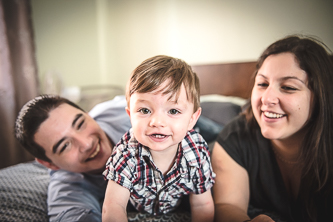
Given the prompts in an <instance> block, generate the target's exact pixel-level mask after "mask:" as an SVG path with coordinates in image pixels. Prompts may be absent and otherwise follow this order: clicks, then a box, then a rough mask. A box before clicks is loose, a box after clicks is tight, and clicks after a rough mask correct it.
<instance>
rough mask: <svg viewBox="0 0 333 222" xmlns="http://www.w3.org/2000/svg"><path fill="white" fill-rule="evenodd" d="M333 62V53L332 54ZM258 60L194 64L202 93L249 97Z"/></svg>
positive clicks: (193, 67)
mask: <svg viewBox="0 0 333 222" xmlns="http://www.w3.org/2000/svg"><path fill="white" fill-rule="evenodd" d="M330 57H331V59H332V62H333V55H330ZM256 64H257V62H241V63H221V64H212V65H192V66H191V67H192V69H193V71H194V72H196V73H197V75H198V77H199V79H200V94H201V95H207V94H219V95H224V96H237V97H241V98H244V99H248V98H250V96H251V90H252V87H253V84H254V79H253V77H254V75H253V74H254V72H255V69H256Z"/></svg>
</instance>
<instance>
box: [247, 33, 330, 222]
mask: <svg viewBox="0 0 333 222" xmlns="http://www.w3.org/2000/svg"><path fill="white" fill-rule="evenodd" d="M284 52H289V53H292V54H294V55H295V58H296V60H297V61H298V64H299V66H300V68H301V69H302V70H304V71H305V72H306V73H307V75H308V87H309V89H310V90H311V92H312V93H313V106H312V107H313V110H312V112H311V117H310V120H309V122H308V124H307V125H306V135H305V136H304V140H303V142H302V146H301V153H300V159H301V163H302V167H303V170H302V178H301V186H300V190H299V197H300V201H301V203H302V204H303V205H304V208H305V209H306V211H304V212H305V215H304V216H305V218H307V220H309V221H318V218H320V217H321V216H324V215H321V213H320V211H321V209H320V208H321V207H322V208H324V209H325V210H326V212H327V208H328V206H327V204H328V202H327V200H328V198H330V197H329V195H328V194H330V193H331V191H332V189H333V140H332V137H333V64H332V55H330V54H332V53H331V51H330V50H329V49H328V47H327V46H326V45H325V44H324V43H322V42H320V41H319V40H317V39H315V38H312V37H301V36H295V35H293V36H288V37H286V38H284V39H281V40H278V41H277V42H275V43H273V44H271V45H270V46H269V47H268V48H267V49H266V50H265V51H264V52H263V53H262V55H261V56H260V58H259V60H258V63H257V67H256V68H257V69H256V73H255V75H256V74H257V71H258V70H259V69H260V67H261V66H262V64H263V62H264V61H265V59H266V58H267V57H268V56H270V55H274V54H279V53H284ZM246 116H247V119H248V121H249V123H250V124H251V125H252V126H253V127H259V126H258V124H257V122H256V120H255V118H254V116H253V112H252V107H251V105H249V107H248V108H247V110H246ZM325 210H324V212H325Z"/></svg>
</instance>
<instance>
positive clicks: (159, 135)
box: [151, 134, 167, 139]
mask: <svg viewBox="0 0 333 222" xmlns="http://www.w3.org/2000/svg"><path fill="white" fill-rule="evenodd" d="M151 136H152V137H155V138H157V139H163V138H165V137H167V136H166V135H163V134H152V135H151Z"/></svg>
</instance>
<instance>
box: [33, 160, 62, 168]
mask: <svg viewBox="0 0 333 222" xmlns="http://www.w3.org/2000/svg"><path fill="white" fill-rule="evenodd" d="M35 160H36V161H37V162H38V163H40V164H42V165H43V166H46V167H47V168H49V169H51V170H59V169H60V168H59V167H58V166H57V165H55V164H54V163H52V162H48V161H45V160H41V159H38V158H35Z"/></svg>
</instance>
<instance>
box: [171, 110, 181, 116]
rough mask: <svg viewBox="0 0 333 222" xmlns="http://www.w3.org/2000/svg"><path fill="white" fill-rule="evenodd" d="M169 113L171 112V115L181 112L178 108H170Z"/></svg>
mask: <svg viewBox="0 0 333 222" xmlns="http://www.w3.org/2000/svg"><path fill="white" fill-rule="evenodd" d="M169 113H170V114H171V115H176V114H178V113H180V112H179V111H178V110H176V109H170V111H169Z"/></svg>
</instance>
